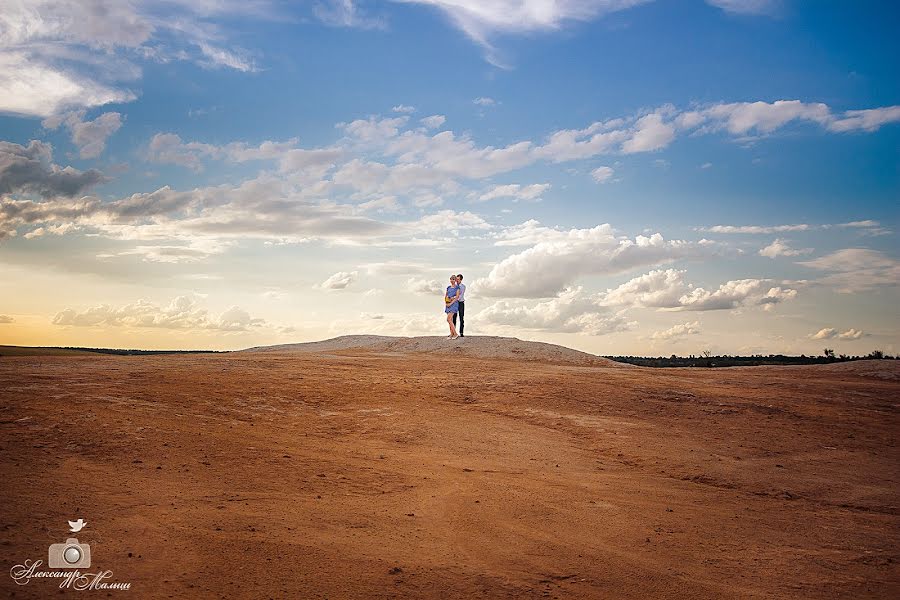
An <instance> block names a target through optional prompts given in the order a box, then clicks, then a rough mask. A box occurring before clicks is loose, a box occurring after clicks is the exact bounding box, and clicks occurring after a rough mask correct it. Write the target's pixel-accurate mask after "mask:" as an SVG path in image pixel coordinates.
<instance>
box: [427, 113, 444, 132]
mask: <svg viewBox="0 0 900 600" xmlns="http://www.w3.org/2000/svg"><path fill="white" fill-rule="evenodd" d="M446 121H447V117H445V116H444V115H432V116H430V117H425V118H424V119H421V121H420V122H421V123H422V125H424V126H425V127H426V128H428V129H437V128H438V127H440V126H441V125H443V124H444V123H445V122H446Z"/></svg>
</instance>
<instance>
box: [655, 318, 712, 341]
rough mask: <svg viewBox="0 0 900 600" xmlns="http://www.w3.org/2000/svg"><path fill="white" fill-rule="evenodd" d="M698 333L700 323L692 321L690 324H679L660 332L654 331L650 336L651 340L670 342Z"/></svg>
mask: <svg viewBox="0 0 900 600" xmlns="http://www.w3.org/2000/svg"><path fill="white" fill-rule="evenodd" d="M699 333H700V321H692V322H691V323H679V324H678V325H673V326H672V327H669V328H668V329H664V330H662V331H654V332H653V333H652V334H650V339H653V340H672V339H676V338H680V337H685V336H688V335H697V334H699Z"/></svg>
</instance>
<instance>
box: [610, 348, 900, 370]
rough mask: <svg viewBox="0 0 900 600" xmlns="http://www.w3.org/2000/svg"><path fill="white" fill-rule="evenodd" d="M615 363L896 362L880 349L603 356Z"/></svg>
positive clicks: (650, 365) (681, 364)
mask: <svg viewBox="0 0 900 600" xmlns="http://www.w3.org/2000/svg"><path fill="white" fill-rule="evenodd" d="M603 358H608V359H610V360H614V361H617V362H623V363H629V364H632V365H638V366H641V367H753V366H758V365H823V364H830V363H837V362H848V361H852V360H897V358H898V357H896V356H889V355H886V354H885V353H884V352H882V351H881V350H873V351H872V352H870V353H868V354H866V355H864V356H849V355H847V354H839V355H837V356H835V354H834V350H832V349H831V348H825V351H824V352H822V354H821V355H820V356H807V355H805V354H801V355H800V356H786V355H784V354H769V355H768V356H766V355H764V354H753V355H752V356H731V355H729V354H723V355H721V356H713V355H712V353H711V352H710V351H709V350H705V351H703V352H701V353H700V354H699V355H694V354H691V355H689V356H676V355H674V354H673V355H672V356H669V357H666V356H656V357H654V356H604V357H603Z"/></svg>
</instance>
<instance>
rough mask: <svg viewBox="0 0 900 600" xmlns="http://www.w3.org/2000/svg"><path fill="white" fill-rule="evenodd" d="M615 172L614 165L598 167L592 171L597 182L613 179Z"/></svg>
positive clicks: (592, 175)
mask: <svg viewBox="0 0 900 600" xmlns="http://www.w3.org/2000/svg"><path fill="white" fill-rule="evenodd" d="M614 174H615V171H613V170H612V167H597V168H596V169H594V170H593V171H591V177H593V178H594V181H596V182H597V183H606V182H607V181H609V180H610V179H612V176H613V175H614Z"/></svg>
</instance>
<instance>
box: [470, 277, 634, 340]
mask: <svg viewBox="0 0 900 600" xmlns="http://www.w3.org/2000/svg"><path fill="white" fill-rule="evenodd" d="M477 318H478V320H479V321H480V322H484V323H489V324H494V325H501V326H506V327H511V328H515V329H519V330H520V329H531V330H535V331H554V332H566V333H584V334H588V335H604V334H608V333H613V332H616V331H625V330H628V329H631V328H633V327H634V326H635V323H634V322H633V321H629V320H628V319H626V318H625V317H624V316H623V315H621V314H617V313H611V312H609V310H608V309H606V308H603V307H600V306H597V305H596V304H595V303H594V302H593V300H592V299H591V298H588V297H586V296H584V295H583V294H582V291H581V288H580V287H578V288H567V289H565V290H563V291H561V292H560V294H559V295H558V296H556V297H555V298H552V299H550V300H547V301H544V302H539V303H537V304H534V305H526V304H523V303H521V302H510V301H506V300H502V301H499V302H495V303H494V304H492V305H490V306H488V307H487V308H485V309H483V310H481V311H480V312H479V313H478V314H477Z"/></svg>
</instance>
